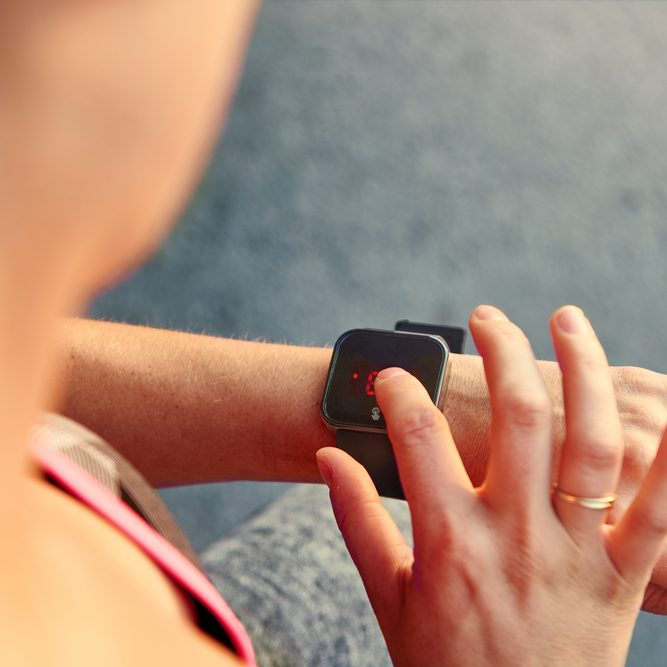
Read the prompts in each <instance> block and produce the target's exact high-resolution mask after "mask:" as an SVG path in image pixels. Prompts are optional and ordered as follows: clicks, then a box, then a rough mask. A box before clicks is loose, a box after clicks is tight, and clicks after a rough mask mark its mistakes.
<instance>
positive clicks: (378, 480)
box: [336, 428, 405, 499]
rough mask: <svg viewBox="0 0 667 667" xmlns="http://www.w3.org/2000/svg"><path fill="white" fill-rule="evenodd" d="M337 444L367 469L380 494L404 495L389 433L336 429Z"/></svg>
mask: <svg viewBox="0 0 667 667" xmlns="http://www.w3.org/2000/svg"><path fill="white" fill-rule="evenodd" d="M336 446H337V447H339V448H340V449H342V450H343V451H344V452H347V453H348V454H349V455H350V456H352V457H353V458H355V459H356V460H357V461H359V463H361V465H362V466H364V468H366V470H368V473H369V475H370V476H371V479H372V480H373V482H374V483H375V488H376V489H377V491H378V493H379V494H380V495H381V496H387V497H389V498H401V499H405V496H404V495H403V487H402V486H401V480H400V478H399V476H398V468H397V467H396V460H395V459H394V452H393V451H392V449H391V442H389V438H388V437H387V434H386V433H367V432H365V431H348V430H346V429H342V428H339V429H338V430H337V431H336Z"/></svg>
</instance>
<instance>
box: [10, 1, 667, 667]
mask: <svg viewBox="0 0 667 667" xmlns="http://www.w3.org/2000/svg"><path fill="white" fill-rule="evenodd" d="M255 11H256V5H255V3H254V2H253V1H252V0H236V1H232V0H228V1H227V2H219V1H215V2H213V1H208V0H206V1H205V2H202V3H198V4H197V7H196V12H193V10H192V7H191V6H190V5H188V4H187V3H180V2H176V1H174V0H165V1H163V2H161V3H151V2H133V3H103V2H89V3H79V2H75V1H70V2H64V3H58V4H56V5H54V4H53V3H43V2H39V0H26V1H25V2H22V3H3V4H2V6H1V7H0V19H1V20H0V30H1V31H2V35H0V37H1V38H2V40H1V43H2V44H3V48H2V53H1V54H0V76H1V80H2V104H0V128H1V129H0V132H1V134H0V141H1V146H2V150H1V151H0V206H2V215H1V217H0V368H2V373H0V406H2V408H1V409H0V439H1V441H2V442H3V448H2V452H1V456H2V465H1V466H0V471H1V472H0V475H1V477H0V494H2V495H1V497H0V500H1V502H0V508H1V509H0V513H1V517H2V518H1V520H2V526H3V531H4V534H5V535H6V536H7V537H6V539H5V540H4V541H3V542H4V548H3V550H2V551H1V553H0V565H2V567H1V568H0V581H1V586H2V594H1V595H0V614H1V617H2V618H1V622H0V627H1V628H2V641H1V642H0V661H1V662H2V664H11V665H23V664H25V665H38V664H50V665H60V664H62V665H77V664H91V663H92V664H96V665H104V664H172V663H177V662H182V661H188V662H189V663H191V664H196V665H207V664H220V665H225V664H229V665H233V664H239V663H240V662H241V661H243V662H245V663H246V664H252V663H253V657H252V650H251V649H250V648H249V644H248V642H247V638H246V637H245V636H244V635H243V631H242V629H241V628H240V627H238V626H237V625H235V620H234V618H233V616H232V615H231V614H228V613H227V612H226V611H225V610H224V604H223V603H221V602H220V601H219V600H216V599H214V597H213V593H212V592H211V590H209V589H206V582H202V581H200V580H197V579H196V575H195V574H193V571H192V569H190V570H188V569H187V567H186V564H185V563H183V562H182V561H179V560H178V557H177V555H175V554H173V553H172V552H170V551H169V548H168V546H167V545H165V544H163V542H160V540H159V539H158V538H157V537H155V536H154V535H153V534H152V533H151V532H150V531H149V530H148V529H147V528H146V526H143V524H142V523H141V521H140V520H139V519H137V517H134V518H133V514H132V512H133V510H132V509H130V507H129V506H127V503H126V504H125V505H123V504H122V503H121V501H119V500H112V499H111V497H110V496H108V495H105V494H104V493H103V492H102V491H100V490H97V489H95V488H93V487H94V485H92V483H91V482H90V480H89V479H88V478H86V477H85V475H81V476H80V478H77V479H78V482H80V484H81V488H79V489H78V490H77V489H76V488H74V487H76V483H74V484H73V488H70V489H69V490H67V488H66V480H65V479H64V478H63V479H62V480H61V485H60V487H59V486H58V485H57V484H54V483H53V478H54V476H55V475H57V474H58V473H59V468H58V465H59V464H58V461H56V460H55V459H54V460H53V461H52V460H51V459H49V458H48V456H49V455H48V454H47V453H45V451H42V450H39V452H40V453H39V456H38V455H36V454H35V453H34V451H33V450H29V449H28V447H27V446H26V443H27V442H28V440H29V433H30V430H31V428H32V424H33V423H34V421H35V419H36V416H37V414H38V413H39V412H40V411H41V410H43V409H44V408H52V407H58V406H59V405H60V404H61V402H62V394H63V390H62V389H61V387H62V382H61V381H60V371H61V368H60V366H61V365H62V358H61V357H60V356H59V350H60V345H59V336H60V335H61V333H62V332H61V330H60V328H59V320H58V317H59V316H61V315H66V314H74V313H78V312H80V311H81V310H82V309H83V308H84V306H85V304H86V303H87V302H88V301H89V300H90V298H91V297H92V296H93V295H94V294H95V293H96V292H97V291H98V290H99V289H100V288H102V287H103V286H105V285H108V284H109V282H111V281H113V280H115V279H116V278H117V277H118V276H120V275H122V274H123V273H124V272H125V271H126V270H127V269H128V267H130V266H132V265H134V264H136V263H137V261H138V260H139V259H141V258H142V257H144V256H145V255H146V254H147V253H148V252H149V251H150V250H151V249H152V248H153V247H154V246H155V245H156V244H157V243H158V242H159V240H160V238H161V237H162V235H163V234H164V232H165V231H166V229H167V227H168V224H169V221H170V220H171V219H172V218H173V217H174V215H175V212H176V211H177V210H178V208H179V207H180V206H181V205H182V202H183V200H184V198H185V197H186V195H187V193H188V191H189V190H190V189H191V185H192V175H193V174H194V173H195V172H196V171H197V170H198V169H199V168H200V165H201V163H202V161H203V156H204V155H205V152H206V149H207V148H208V146H209V144H210V142H211V139H212V137H213V129H214V127H215V125H216V124H217V121H219V118H220V115H221V114H222V115H224V112H225V111H226V109H227V108H228V104H229V99H230V95H231V91H232V89H233V85H234V82H235V80H236V78H237V75H238V71H239V69H240V65H241V56H242V51H243V46H244V44H245V41H246V39H247V35H248V33H249V29H250V25H251V22H252V18H253V15H254V13H255ZM577 319H578V324H577ZM568 322H569V323H568ZM471 329H472V331H473V334H474V335H475V338H476V341H477V343H478V346H479V348H480V350H481V351H482V354H483V356H484V360H485V367H486V371H487V377H488V382H489V387H490V391H491V396H492V405H493V429H492V449H491V465H490V472H489V476H488V477H487V480H486V482H485V483H484V485H483V486H482V487H481V488H480V489H479V490H475V489H473V487H472V485H471V483H470V481H469V480H468V478H467V476H466V473H465V471H464V469H463V467H462V464H461V461H460V459H459V458H458V455H457V454H456V451H455V450H454V448H453V446H452V441H451V438H450V436H449V434H448V430H447V426H446V422H445V421H444V417H442V415H440V414H435V412H434V410H433V407H432V406H431V405H430V404H429V402H428V401H427V400H425V397H424V396H423V394H422V392H421V389H420V387H419V386H418V385H416V384H415V383H414V380H413V379H411V378H410V377H409V376H406V375H405V374H401V373H400V372H398V371H395V370H394V371H386V372H385V373H384V374H383V375H382V379H381V380H380V381H379V384H378V400H379V401H380V403H381V405H382V408H383V411H384V413H385V415H386V417H387V421H388V424H389V430H390V434H391V437H392V440H393V444H394V446H395V449H396V455H397V459H398V462H399V466H400V469H401V475H402V477H403V480H404V486H405V489H406V493H407V496H408V499H409V502H410V507H411V511H412V514H413V522H414V538H415V545H416V551H414V552H413V551H412V550H411V549H410V548H409V547H408V546H406V544H405V543H404V542H403V539H402V538H401V537H400V536H399V535H398V534H397V532H396V530H395V529H394V527H393V525H392V523H391V522H390V521H389V519H388V518H387V517H386V515H385V514H384V513H383V510H382V509H381V506H380V505H379V504H378V502H377V496H376V494H375V493H374V490H373V488H372V485H370V483H369V481H368V478H367V477H366V476H365V474H364V471H363V470H360V469H359V467H358V466H356V464H355V463H354V462H353V461H352V460H351V459H349V458H347V457H346V456H345V455H344V454H343V453H342V452H340V451H338V450H334V449H324V450H322V451H321V452H320V454H319V457H318V461H319V465H320V469H321V471H322V474H323V477H324V478H325V480H326V481H327V483H328V484H329V485H330V488H331V494H332V500H333V504H334V509H335V513H336V516H337V519H338V521H339V523H340V526H341V529H342V531H343V533H344V536H345V538H346V541H347V544H348V546H349V548H350V551H351V553H352V555H353V557H354V559H355V562H356V563H357V565H358V567H359V570H360V572H361V575H362V578H363V579H364V583H365V585H366V588H367V590H368V593H369V596H370V599H371V601H372V603H373V605H374V609H375V612H376V614H377V616H378V619H379V622H380V625H381V627H382V629H383V632H384V634H385V637H386V640H387V644H388V647H389V651H390V653H391V655H392V658H393V660H394V662H395V663H396V664H405V665H414V664H429V665H432V664H489V663H492V664H494V665H505V664H507V665H510V664H517V663H531V662H533V663H539V662H548V663H550V664H563V665H565V664H567V665H571V664H573V663H574V664H577V662H578V663H579V664H606V665H614V664H622V662H623V659H624V655H625V652H626V651H627V645H628V641H629V637H630V634H631V630H632V625H633V622H634V618H635V616H636V613H637V610H638V608H639V605H640V604H641V599H642V593H643V590H644V588H645V586H646V584H647V582H648V579H649V576H650V572H651V569H652V565H653V564H654V563H655V562H656V560H657V558H658V556H659V554H660V552H661V550H662V546H663V542H664V536H665V532H666V531H667V518H666V517H665V513H664V512H662V511H661V509H660V508H661V507H662V506H665V505H666V503H665V502H664V501H665V498H664V497H662V496H663V495H664V492H663V491H662V489H663V488H665V487H667V485H666V484H665V481H667V480H665V476H666V475H667V472H666V470H667V466H665V456H666V455H665V453H664V452H665V447H663V448H662V449H661V450H660V453H659V455H658V457H657V458H656V463H655V464H654V466H653V468H652V471H651V473H650V474H649V475H648V477H647V479H646V482H645V483H644V485H643V487H642V490H641V492H640V494H639V496H638V498H637V501H636V502H635V503H634V504H633V505H632V506H631V508H630V510H629V511H628V512H627V513H626V514H625V515H624V517H623V518H622V519H621V520H620V522H618V523H617V525H616V526H615V527H614V528H608V527H606V525H605V518H606V516H607V513H606V510H608V509H609V508H610V506H611V505H612V503H613V498H612V497H611V496H613V493H614V492H615V487H616V483H617V478H618V473H619V467H620V458H621V455H622V452H621V444H622V437H621V429H620V423H619V419H618V414H617V412H616V408H615V405H614V400H613V390H612V386H611V381H610V378H609V374H608V371H607V370H606V366H605V363H604V358H603V354H602V352H601V350H600V348H599V344H598V343H597V341H596V340H595V337H594V335H593V333H592V330H591V329H590V327H589V325H588V324H587V323H586V322H585V320H582V319H581V316H580V314H578V313H577V311H574V310H572V309H569V308H568V309H565V310H562V311H560V312H559V313H557V314H556V315H555V317H554V320H553V331H554V338H555V343H556V347H557V350H558V352H559V357H560V360H561V364H562V366H563V371H564V376H565V390H566V391H565V395H566V408H567V425H568V440H567V442H566V445H565V449H564V452H563V458H562V463H561V466H560V472H559V476H558V486H557V488H556V491H555V493H554V496H553V501H552V497H551V495H550V491H549V489H550V483H549V482H550V479H549V478H550V475H549V470H550V449H549V448H550V446H551V441H552V437H551V416H550V415H551V410H550V408H549V402H548V398H547V394H546V391H545V389H544V387H543V385H542V384H541V382H542V381H541V378H540V376H539V374H538V373H537V371H536V366H535V363H534V360H533V359H532V355H531V353H530V350H529V348H528V346H527V344H526V342H525V339H524V338H523V336H522V335H521V334H520V333H519V332H518V330H517V329H516V328H515V327H514V326H513V325H511V324H510V323H509V322H507V320H506V319H505V318H504V317H503V316H502V315H501V314H500V313H499V312H498V311H495V310H494V309H490V308H482V309H479V310H477V311H476V313H475V314H474V315H473V317H472V319H471ZM179 340H180V339H179ZM177 345H178V344H177ZM253 349H254V348H253ZM117 352H118V351H117V350H111V349H110V350H108V353H109V354H113V353H117ZM314 354H316V355H320V356H321V355H322V352H321V351H317V352H316V353H314ZM118 356H119V359H121V360H122V359H123V354H122V351H121V353H120V354H119V355H118ZM300 359H302V358H301V357H300ZM318 359H319V357H318ZM318 364H320V362H319V361H316V362H313V367H319V366H318ZM88 396H90V395H88ZM98 398H99V401H101V402H105V401H106V403H107V405H105V406H104V409H111V410H113V408H114V405H113V401H112V400H109V397H108V395H104V394H102V396H101V397H98ZM68 400H69V401H72V400H73V401H74V402H76V399H72V398H71V397H68ZM88 400H89V401H90V398H89V399H88ZM229 400H230V401H233V400H240V399H238V398H237V399H234V397H233V396H231V397H230V398H229ZM108 404H110V405H108ZM150 412H151V413H152V414H153V415H155V414H156V411H155V410H152V411H150ZM602 416H603V417H604V418H602ZM326 437H327V436H326V435H324V433H323V434H322V442H327V440H326V439H325V438H326ZM311 450H312V445H311ZM413 450H414V451H415V452H418V453H420V454H422V453H423V454H426V455H427V456H426V457H423V456H414V457H412V456H411V454H412V452H413ZM154 454H155V453H154V452H153V454H152V455H151V456H152V459H151V457H147V460H142V463H143V464H144V465H142V466H141V467H142V469H143V470H145V471H146V473H147V474H148V476H149V477H151V475H150V473H151V471H152V470H158V469H160V470H162V473H163V477H162V481H163V482H164V481H167V480H169V475H170V474H171V475H175V474H177V473H176V472H175V470H174V469H171V470H169V469H168V468H162V469H161V468H160V462H159V461H156V456H154ZM40 457H41V458H40ZM157 458H159V457H157ZM139 459H141V456H139ZM425 461H428V465H425V463H424V462H425ZM591 462H592V463H591ZM48 465H52V466H53V467H52V468H51V469H50V472H49V470H48V469H47V468H48ZM230 465H231V464H230ZM254 465H255V462H254V460H253V461H251V462H250V463H248V461H243V460H242V461H241V463H240V464H239V466H240V468H239V471H242V472H239V471H236V472H235V473H234V474H235V475H240V474H246V475H248V476H250V477H255V478H257V477H261V476H263V475H264V476H265V477H270V476H274V477H275V476H280V473H278V474H277V473H276V471H275V469H274V471H273V473H268V472H266V471H262V470H260V471H259V472H257V471H256V470H255V468H254V467H253V466H254ZM258 465H259V464H258ZM309 465H310V466H311V469H314V466H313V464H312V461H311V462H310V463H309ZM244 466H245V468H244ZM47 472H49V474H50V476H51V482H49V483H47V482H48V475H46V474H45V473H47ZM230 476H231V475H230ZM286 477H288V475H285V478H286ZM156 479H157V476H156ZM158 481H159V480H158ZM86 485H89V486H90V489H92V491H91V500H90V503H89V504H88V506H86V504H84V503H82V502H80V501H79V500H76V499H75V496H76V495H77V493H76V492H77V491H78V492H79V496H78V497H81V495H83V494H84V490H83V487H84V486H86ZM63 491H67V492H63ZM607 496H609V498H608V499H607V500H604V498H605V497H607ZM587 497H593V498H594V499H597V500H595V502H593V507H591V506H590V503H589V506H586V503H585V498H587ZM95 499H97V500H99V503H100V504H99V505H97V506H96V505H94V504H93V503H94V501H95ZM100 499H101V500H100ZM600 499H602V500H600ZM582 503H583V504H582ZM596 503H597V505H596ZM91 507H94V508H95V511H91V509H90V508H91ZM105 508H106V510H105ZM105 511H107V514H106V517H107V518H106V519H105V518H103V517H102V514H103V512H105ZM462 519H465V522H464V530H463V529H462V526H461V525H459V524H460V522H461V521H462ZM120 524H123V525H124V526H125V528H126V532H125V534H123V533H122V532H121V531H120V530H119V526H120ZM132 531H135V533H134V534H132V535H130V533H131V532H132ZM128 536H130V537H131V539H128ZM151 545H152V546H151ZM167 552H169V553H167ZM165 553H167V555H166V556H165V555H164V554H165ZM170 558H172V561H171V563H172V564H173V563H176V565H174V566H173V567H172V569H171V570H170V569H169V568H170V567H171V566H170V564H169V563H170V561H169V559H170ZM160 559H161V560H160ZM156 563H157V564H156ZM193 567H194V566H193ZM179 573H180V574H179ZM183 573H185V574H183ZM179 576H181V579H179V578H178V577H179ZM188 577H189V579H188ZM195 589H196V590H195ZM485 589H486V590H485ZM184 591H185V594H184ZM197 591H198V593H197ZM202 591H203V592H202ZM195 593H197V594H199V595H200V596H203V597H206V596H208V598H207V602H206V604H208V607H209V610H210V609H214V610H215V609H218V610H219V613H220V618H218V621H217V622H219V624H220V625H221V626H223V630H225V631H226V632H227V634H228V637H227V640H225V638H224V636H223V637H222V639H221V640H218V639H215V638H214V635H215V633H214V632H213V631H211V630H210V629H209V630H206V631H204V628H203V623H202V622H200V623H199V627H197V624H196V623H194V622H193V620H195V619H196V618H199V620H200V621H201V618H203V613H204V612H202V610H201V609H199V610H198V613H199V614H200V615H199V616H198V617H196V616H195V614H194V613H193V605H195V604H198V602H197V600H198V598H196V595H195ZM201 599H202V597H200V598H199V601H200V602H201ZM193 601H194V602H193ZM202 604H203V603H202ZM204 606H205V605H204ZM220 610H222V611H220ZM221 619H222V620H221ZM209 620H210V618H209ZM215 622H216V620H215V619H214V620H213V621H212V623H215ZM527 627H530V632H529V633H528V632H527V631H526V629H527ZM218 634H220V633H218ZM222 634H224V633H222Z"/></svg>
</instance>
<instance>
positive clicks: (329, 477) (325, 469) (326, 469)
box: [317, 456, 334, 487]
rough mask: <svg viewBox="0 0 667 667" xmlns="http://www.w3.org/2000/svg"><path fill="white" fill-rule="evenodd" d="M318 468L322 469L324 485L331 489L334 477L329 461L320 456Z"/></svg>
mask: <svg viewBox="0 0 667 667" xmlns="http://www.w3.org/2000/svg"><path fill="white" fill-rule="evenodd" d="M317 467H318V468H319V469H320V475H322V479H323V480H324V483H325V484H326V485H327V486H329V487H330V486H331V483H332V482H333V476H334V473H333V469H332V467H331V466H330V465H329V463H328V462H327V461H325V460H324V459H323V458H321V457H319V456H318V457H317Z"/></svg>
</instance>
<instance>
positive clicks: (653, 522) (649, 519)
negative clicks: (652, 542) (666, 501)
mask: <svg viewBox="0 0 667 667" xmlns="http://www.w3.org/2000/svg"><path fill="white" fill-rule="evenodd" d="M633 523H634V524H635V526H636V528H637V529H639V531H640V532H641V533H642V534H643V535H649V536H655V537H658V538H659V537H662V536H664V535H667V512H666V511H665V510H664V508H661V507H659V506H657V505H649V506H646V507H642V508H641V510H639V511H638V512H636V513H635V516H634V517H633Z"/></svg>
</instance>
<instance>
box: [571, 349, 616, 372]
mask: <svg viewBox="0 0 667 667" xmlns="http://www.w3.org/2000/svg"><path fill="white" fill-rule="evenodd" d="M576 368H577V370H578V371H579V372H583V373H585V374H586V375H598V374H600V373H606V372H608V368H609V366H608V364H607V360H606V358H605V356H604V353H603V352H602V348H601V347H600V348H599V349H596V350H587V351H586V352H580V353H579V354H578V355H577V359H576Z"/></svg>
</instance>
